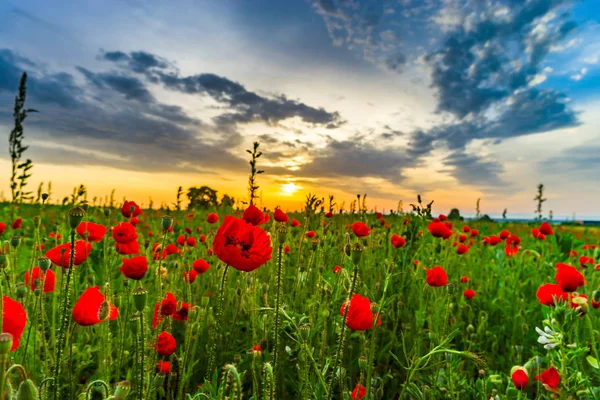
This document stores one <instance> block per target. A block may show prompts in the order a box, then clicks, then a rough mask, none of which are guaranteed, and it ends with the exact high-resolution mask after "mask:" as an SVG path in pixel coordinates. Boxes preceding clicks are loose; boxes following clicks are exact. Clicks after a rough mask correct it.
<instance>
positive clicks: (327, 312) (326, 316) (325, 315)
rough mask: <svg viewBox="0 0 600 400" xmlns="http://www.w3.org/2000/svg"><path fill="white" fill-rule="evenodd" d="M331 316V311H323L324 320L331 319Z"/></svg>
mask: <svg viewBox="0 0 600 400" xmlns="http://www.w3.org/2000/svg"><path fill="white" fill-rule="evenodd" d="M329 314H331V313H330V312H329V310H323V311H322V312H321V315H322V316H323V318H329Z"/></svg>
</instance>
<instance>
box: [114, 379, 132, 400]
mask: <svg viewBox="0 0 600 400" xmlns="http://www.w3.org/2000/svg"><path fill="white" fill-rule="evenodd" d="M130 391H131V382H129V381H122V382H119V383H117V386H116V387H115V393H114V394H113V397H114V399H115V400H125V398H126V397H127V395H128V394H129V392H130Z"/></svg>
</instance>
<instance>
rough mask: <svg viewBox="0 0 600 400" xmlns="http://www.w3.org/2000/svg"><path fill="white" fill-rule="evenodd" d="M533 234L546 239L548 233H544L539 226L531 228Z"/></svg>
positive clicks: (535, 236)
mask: <svg viewBox="0 0 600 400" xmlns="http://www.w3.org/2000/svg"><path fill="white" fill-rule="evenodd" d="M531 236H533V237H534V238H536V239H539V240H545V239H546V235H544V234H543V233H542V232H540V230H539V229H538V228H531Z"/></svg>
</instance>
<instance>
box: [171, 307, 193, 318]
mask: <svg viewBox="0 0 600 400" xmlns="http://www.w3.org/2000/svg"><path fill="white" fill-rule="evenodd" d="M189 311H190V305H189V304H188V303H181V307H179V310H177V311H175V312H174V313H173V320H174V321H187V319H188V313H189Z"/></svg>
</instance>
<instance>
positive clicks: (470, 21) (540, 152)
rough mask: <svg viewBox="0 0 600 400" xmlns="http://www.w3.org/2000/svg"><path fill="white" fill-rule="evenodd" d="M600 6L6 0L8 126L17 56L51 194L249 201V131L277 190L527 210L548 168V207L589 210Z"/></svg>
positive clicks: (291, 199)
mask: <svg viewBox="0 0 600 400" xmlns="http://www.w3.org/2000/svg"><path fill="white" fill-rule="evenodd" d="M50 3H51V4H50ZM599 18H600V3H598V2H596V1H590V0H588V1H567V0H528V1H522V0H420V1H417V0H393V1H392V0H389V1H385V0H378V1H359V0H343V1H342V0H317V1H313V0H311V1H308V0H293V1H291V0H290V1H266V0H261V1H234V0H226V1H219V2H216V1H215V2H210V1H206V2H194V1H180V2H163V1H128V2H123V1H103V2H94V1H81V2H75V3H74V2H66V1H64V2H63V1H53V2H46V1H20V2H11V1H5V2H3V3H2V4H0V125H1V126H2V127H3V129H4V130H6V131H7V132H8V130H9V129H10V126H11V107H12V101H13V98H14V93H15V89H16V87H17V80H18V76H19V75H20V73H21V71H23V70H27V72H28V73H29V75H30V81H29V82H30V85H29V98H28V101H29V105H30V106H31V107H35V108H38V109H40V111H42V112H41V113H40V114H36V115H34V116H32V117H31V118H30V119H29V120H28V121H27V125H26V133H27V140H29V141H30V144H31V150H30V154H29V155H30V156H31V158H33V160H34V162H35V163H36V169H35V170H34V176H35V179H37V180H36V181H35V182H34V183H37V182H39V181H45V182H47V181H48V180H52V181H53V185H54V187H55V190H56V192H57V194H61V191H62V192H64V194H67V193H68V192H70V188H71V187H72V186H75V185H76V184H79V183H82V182H80V181H81V180H82V173H84V174H85V179H84V181H83V183H87V184H88V188H89V189H90V193H91V194H93V195H95V196H104V195H105V194H106V193H108V192H109V191H110V189H111V188H113V187H114V188H116V190H117V195H120V196H127V197H142V198H143V199H146V198H148V197H150V196H152V197H153V198H154V200H155V202H163V201H164V202H168V201H172V198H173V197H174V195H173V193H174V192H175V190H176V188H177V186H179V185H180V184H181V185H183V186H184V187H186V186H191V185H198V184H209V185H212V186H214V187H215V188H218V189H219V190H220V191H221V192H227V193H231V194H233V195H234V196H237V197H243V196H245V189H244V185H245V175H246V174H247V168H246V166H247V161H246V160H245V152H244V151H243V150H244V149H246V148H249V146H250V144H251V142H252V141H254V140H259V141H260V142H261V143H262V147H263V148H264V153H265V155H264V159H263V165H264V169H265V170H266V171H267V173H266V174H265V175H264V178H263V200H264V202H265V204H266V205H270V206H271V205H276V204H281V205H283V206H284V207H285V208H288V209H293V208H296V207H299V206H300V205H301V203H302V197H303V196H302V194H303V193H305V192H313V193H314V192H317V193H318V194H319V195H321V196H326V195H327V194H329V193H332V194H335V195H336V197H338V198H339V199H340V200H346V202H349V201H351V200H352V198H354V196H355V194H356V193H368V194H369V197H370V198H371V200H370V201H371V205H377V206H378V207H379V208H380V209H381V208H387V209H390V208H394V209H395V208H396V207H397V203H398V201H399V200H403V201H404V204H408V203H410V202H412V201H414V198H415V197H416V194H417V193H421V194H422V195H424V197H425V198H426V199H435V203H434V204H435V205H436V207H438V208H437V210H438V211H440V212H442V211H447V209H448V208H450V207H452V206H457V207H459V208H461V210H464V212H465V213H469V212H471V211H473V210H472V209H474V204H475V201H476V199H477V198H480V197H481V198H482V208H483V210H484V211H485V212H489V213H500V212H502V210H503V209H504V208H508V210H509V215H514V216H520V215H524V216H527V215H529V214H532V212H533V208H534V206H533V201H532V198H533V196H534V191H535V187H536V185H537V184H538V183H540V182H542V183H545V185H546V187H547V190H548V191H547V197H548V199H549V200H548V202H547V203H546V204H547V210H549V209H552V210H553V211H554V214H555V215H557V216H560V215H563V216H570V215H571V214H572V212H576V213H577V214H578V215H580V216H582V217H589V216H595V215H597V214H598V213H597V212H596V210H595V208H594V203H595V202H594V199H595V198H596V196H597V195H599V194H600V193H599V192H600V189H596V188H595V186H597V185H594V183H595V182H594V180H595V179H594V178H595V177H596V176H597V175H598V172H599V171H600V161H598V160H600V158H598V157H597V156H596V155H597V154H598V151H600V145H599V144H598V138H599V136H600V133H598V132H596V126H597V125H598V122H600V121H599V119H600V117H598V116H597V113H596V112H595V110H596V108H597V107H598V106H600V91H599V90H598V87H599V85H598V84H599V83H600V68H599V66H600V40H598V39H600V24H599V21H598V19H599ZM6 157H7V155H0V171H2V172H0V181H2V182H6V181H8V159H7V158H6ZM5 177H6V178H5ZM0 188H2V189H3V190H4V191H5V192H6V191H7V190H8V186H1V187H0Z"/></svg>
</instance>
